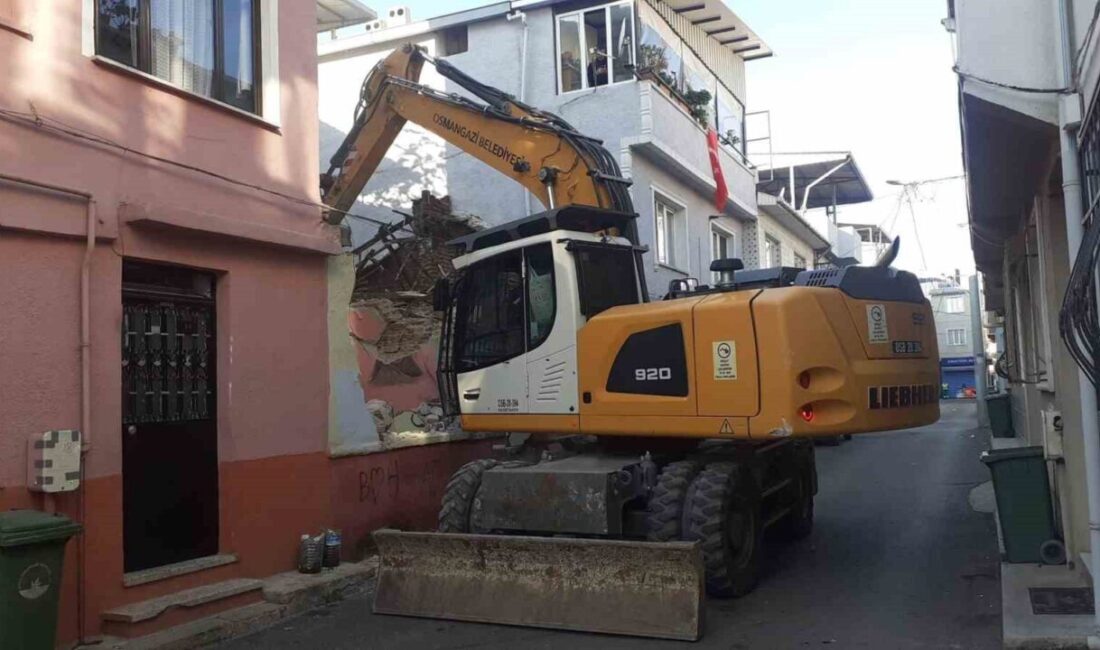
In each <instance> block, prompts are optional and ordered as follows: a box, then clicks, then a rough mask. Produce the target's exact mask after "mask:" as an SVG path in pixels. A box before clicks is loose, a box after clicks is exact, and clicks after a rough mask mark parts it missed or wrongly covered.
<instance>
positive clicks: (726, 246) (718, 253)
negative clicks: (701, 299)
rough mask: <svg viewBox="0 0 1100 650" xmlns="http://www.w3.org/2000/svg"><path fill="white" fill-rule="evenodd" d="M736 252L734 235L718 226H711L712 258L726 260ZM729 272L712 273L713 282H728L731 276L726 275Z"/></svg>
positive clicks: (712, 259)
mask: <svg viewBox="0 0 1100 650" xmlns="http://www.w3.org/2000/svg"><path fill="white" fill-rule="evenodd" d="M735 254H736V253H735V252H734V235H733V234H732V233H729V232H726V231H725V230H723V229H721V228H718V227H711V229H710V259H711V261H712V262H713V261H714V260H724V259H727V258H730V257H733V256H734V255H735ZM728 275H729V274H726V273H717V272H716V273H711V279H712V281H713V282H715V283H718V282H727V281H729V280H730V279H731V278H729V277H726V276H728Z"/></svg>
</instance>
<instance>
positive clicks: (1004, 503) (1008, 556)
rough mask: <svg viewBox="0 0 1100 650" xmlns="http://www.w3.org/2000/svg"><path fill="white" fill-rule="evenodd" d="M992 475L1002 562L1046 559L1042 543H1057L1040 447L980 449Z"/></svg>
mask: <svg viewBox="0 0 1100 650" xmlns="http://www.w3.org/2000/svg"><path fill="white" fill-rule="evenodd" d="M982 462H983V463H985V464H986V465H987V466H988V467H989V472H990V473H991V474H992V475H993V491H994V493H995V494H996V495H997V518H998V519H999V520H1000V522H1001V535H1002V538H1003V539H1004V545H1005V558H1004V559H1005V562H1013V563H1029V562H1034V563H1039V562H1044V561H1047V560H1046V559H1045V557H1044V553H1043V552H1042V549H1043V548H1044V545H1047V546H1049V545H1050V544H1055V545H1057V546H1060V544H1059V543H1058V540H1057V539H1056V537H1057V534H1056V533H1055V530H1054V508H1053V506H1052V505H1051V500H1050V487H1049V484H1048V483H1047V465H1046V460H1045V459H1044V458H1043V448H1042V447H1016V448H1014V449H997V450H992V451H987V452H984V453H982Z"/></svg>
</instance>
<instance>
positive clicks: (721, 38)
mask: <svg viewBox="0 0 1100 650" xmlns="http://www.w3.org/2000/svg"><path fill="white" fill-rule="evenodd" d="M663 1H664V3H665V4H666V5H668V6H669V7H671V8H672V10H673V11H675V12H676V13H678V14H680V15H681V16H683V17H685V18H687V19H688V20H690V21H691V22H692V24H693V25H695V26H697V27H698V28H699V29H702V30H703V31H704V32H706V33H707V35H708V36H710V37H711V38H713V39H714V40H716V41H718V42H719V43H720V44H721V45H723V46H724V47H726V48H729V49H730V50H733V51H734V52H735V53H737V54H739V55H741V58H743V59H745V60H746V61H751V60H753V59H763V58H764V57H768V56H771V55H772V49H771V48H770V47H768V45H767V43H765V42H764V39H762V38H760V37H759V36H757V35H756V33H755V32H753V31H752V30H751V29H749V26H748V25H747V24H745V21H743V20H741V19H740V18H738V17H737V14H735V13H733V10H732V9H730V8H729V7H728V6H726V3H725V2H723V0H663Z"/></svg>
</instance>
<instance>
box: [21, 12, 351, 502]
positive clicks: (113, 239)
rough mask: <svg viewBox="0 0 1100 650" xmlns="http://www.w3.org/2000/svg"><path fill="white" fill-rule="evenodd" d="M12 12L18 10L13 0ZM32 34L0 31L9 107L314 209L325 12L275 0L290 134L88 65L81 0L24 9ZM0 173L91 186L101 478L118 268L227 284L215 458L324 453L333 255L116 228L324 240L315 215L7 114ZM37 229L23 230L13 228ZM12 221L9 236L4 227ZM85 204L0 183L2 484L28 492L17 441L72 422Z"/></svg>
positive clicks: (113, 437)
mask: <svg viewBox="0 0 1100 650" xmlns="http://www.w3.org/2000/svg"><path fill="white" fill-rule="evenodd" d="M9 1H10V0H9ZM14 3H15V5H17V6H18V9H19V11H18V12H16V13H17V14H18V15H20V16H21V23H22V25H24V26H25V28H26V29H27V31H29V32H30V33H31V36H32V38H24V37H22V36H19V35H17V34H15V33H13V32H11V31H6V30H4V29H0V61H3V62H4V63H3V73H2V74H3V81H2V83H0V109H4V110H12V111H21V112H29V111H32V110H33V111H35V112H37V113H38V114H39V115H40V116H42V117H43V118H45V119H46V120H49V121H50V122H51V123H55V124H56V123H64V124H65V125H67V126H69V127H72V128H75V129H78V130H81V131H86V132H90V133H93V134H95V135H96V136H99V137H102V138H106V139H109V140H112V141H115V142H118V143H120V144H122V145H125V146H126V147H130V148H132V149H135V150H137V151H141V152H145V153H148V154H153V155H157V156H162V157H165V158H169V159H171V160H174V161H178V162H181V163H184V164H188V165H193V166H197V167H200V168H202V169H206V170H209V171H211V172H214V173H217V174H223V175H226V176H229V177H232V178H234V179H237V180H240V181H242V182H245V183H251V184H255V185H260V186H263V187H267V188H271V189H274V190H277V191H279V192H282V193H286V194H288V195H291V196H293V197H297V198H299V199H302V200H306V201H314V202H315V201H317V200H318V198H319V197H318V188H317V182H316V179H317V169H318V142H317V137H318V136H317V126H316V125H317V110H316V60H315V52H316V44H315V38H316V36H315V33H314V31H313V29H312V25H313V22H314V20H315V18H314V6H313V4H312V3H308V2H282V3H280V4H279V11H280V16H279V38H278V41H279V43H278V46H279V66H280V69H279V78H280V80H281V93H280V96H281V121H282V126H281V127H280V128H274V127H272V126H270V125H264V124H260V123H259V122H257V121H256V120H252V119H249V118H247V117H243V116H240V115H237V114H234V113H233V112H231V111H228V110H225V109H223V108H220V107H216V106H212V105H210V104H209V103H208V102H205V101H202V100H201V99H197V98H194V97H191V96H188V95H187V94H186V93H182V92H176V91H172V90H166V89H164V88H163V87H160V86H159V85H157V84H154V83H150V82H149V81H147V80H145V79H142V78H140V77H138V76H135V75H131V74H128V73H125V72H122V71H119V70H117V69H115V68H114V67H112V66H108V65H104V64H101V63H98V62H96V61H94V60H93V59H91V58H89V57H87V56H84V55H83V54H82V53H81V39H82V31H81V30H82V24H83V21H84V17H83V15H82V11H83V7H84V5H86V4H87V5H89V6H90V5H91V4H92V3H84V2H65V3H50V4H46V3H40V2H33V1H32V0H14ZM0 174H11V175H16V176H20V177H24V178H28V179H32V180H35V181H40V182H46V183H51V184H56V185H62V186H66V187H71V188H74V189H78V190H82V191H86V192H90V193H91V194H93V196H94V197H95V200H96V204H97V208H98V215H99V221H100V223H99V226H98V228H99V231H100V233H101V234H103V235H104V236H105V238H104V239H102V240H101V241H100V242H99V246H98V247H97V250H96V254H95V258H94V262H93V284H92V292H93V309H92V319H93V339H92V344H93V381H94V385H95V395H94V396H93V409H92V415H93V425H94V426H93V436H94V446H93V449H92V452H91V453H90V454H89V456H88V465H87V469H88V474H89V476H90V477H96V476H104V475H109V474H114V473H117V472H118V471H119V470H120V459H119V451H120V441H119V439H118V436H119V428H120V410H121V405H120V396H119V381H120V377H121V372H120V369H119V359H120V343H119V335H118V331H119V327H120V322H121V304H120V299H121V296H120V284H121V260H122V258H123V257H127V258H136V259H146V260H152V261H164V262H170V263H173V264H183V265H190V266H194V267H197V268H203V269H210V270H214V271H218V272H221V276H220V277H221V280H220V281H219V286H218V287H217V289H218V310H219V342H218V343H219V355H220V357H219V386H218V389H219V399H220V400H221V402H220V404H219V407H220V413H221V414H222V415H221V420H220V421H219V429H220V433H221V443H220V444H221V448H220V452H221V453H222V460H225V461H229V460H246V459H254V458H261V457H265V456H274V455H280V454H299V453H308V452H313V451H320V450H323V449H324V448H325V430H326V427H327V424H326V418H327V415H326V407H325V404H326V400H327V387H328V377H327V362H326V356H327V351H326V342H325V341H326V327H325V322H324V314H325V280H324V258H323V256H322V255H318V254H315V253H306V252H300V251H295V250H292V249H289V248H280V247H276V246H271V245H267V244H251V243H249V242H248V241H247V240H242V239H239V238H235V239H230V238H224V237H219V236H218V235H217V234H196V233H188V232H185V231H179V230H156V231H152V230H148V229H139V228H136V227H131V226H130V225H128V224H126V223H121V222H120V208H121V206H122V205H123V204H142V205H144V206H146V207H147V211H148V212H149V213H150V214H153V215H155V214H156V213H157V211H158V208H160V209H162V210H164V211H168V210H171V211H177V212H178V211H179V210H185V211H190V212H194V213H202V214H209V215H214V216H217V217H221V218H227V219H234V220H240V221H244V222H249V223H254V224H257V225H259V226H268V227H273V228H278V229H280V230H284V231H288V230H289V231H294V232H301V233H305V234H310V235H320V236H329V237H331V236H332V235H331V233H330V232H328V231H327V230H326V228H325V227H324V226H323V225H322V224H321V222H320V212H319V210H318V209H316V208H314V207H310V206H303V205H300V204H296V203H293V202H290V201H287V200H285V199H281V198H276V197H272V196H270V195H267V194H265V193H263V192H258V191H256V190H253V189H245V188H241V187H235V186H233V185H230V184H227V183H224V182H221V181H217V180H214V179H211V178H209V177H207V176H203V175H201V174H197V173H194V172H190V171H185V170H180V169H176V168H173V167H170V166H167V165H164V164H161V163H157V162H151V161H149V160H147V159H143V158H141V157H140V156H136V155H133V154H123V153H120V152H118V151H117V150H113V149H111V148H109V147H102V146H98V145H92V144H89V143H86V142H82V141H79V140H76V139H73V138H70V137H66V136H58V135H55V134H49V133H46V132H43V131H42V130H39V129H36V128H33V127H26V126H23V125H18V124H13V123H11V122H9V121H4V120H0ZM12 224H16V226H17V227H22V228H30V229H31V231H30V232H28V231H26V230H23V231H17V230H11V229H10V226H12ZM5 225H8V226H9V228H5V227H4V226H5ZM83 230H84V207H83V204H82V202H81V201H79V200H77V201H74V200H71V199H68V198H64V197H58V196H51V195H48V194H42V193H38V192H33V191H27V190H25V189H22V188H19V187H16V186H11V185H5V184H3V183H0V275H2V276H3V278H4V280H3V282H0V486H3V485H9V486H10V485H21V484H22V482H23V472H24V467H23V463H24V459H23V456H24V454H23V453H22V445H23V444H24V443H23V440H24V437H25V435H26V434H28V433H30V432H31V431H40V430H44V429H47V428H51V427H76V426H79V390H80V383H79V365H78V361H79V347H78V342H79V338H78V337H79V329H78V324H79V294H78V291H79V277H80V275H79V272H80V258H81V255H82V247H83V242H82V241H80V240H78V239H75V238H73V237H72V236H73V235H79V234H81V233H83Z"/></svg>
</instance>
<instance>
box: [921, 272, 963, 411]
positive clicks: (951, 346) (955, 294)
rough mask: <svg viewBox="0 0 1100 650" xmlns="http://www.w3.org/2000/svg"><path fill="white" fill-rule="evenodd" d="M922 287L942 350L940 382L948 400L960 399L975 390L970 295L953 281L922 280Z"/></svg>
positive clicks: (938, 279)
mask: <svg viewBox="0 0 1100 650" xmlns="http://www.w3.org/2000/svg"><path fill="white" fill-rule="evenodd" d="M921 287H922V288H924V289H925V290H926V291H925V295H926V296H928V300H929V302H931V303H932V314H933V316H934V317H935V319H936V338H937V340H938V342H939V346H940V382H941V383H942V384H943V385H945V386H946V387H947V397H951V398H954V397H959V396H960V395H961V393H962V391H963V390H964V389H966V388H968V387H969V388H974V387H975V386H976V380H975V375H974V340H973V338H972V334H971V332H972V329H971V321H970V292H969V291H968V290H967V289H964V288H963V287H960V286H959V285H958V284H956V283H955V282H953V281H952V280H950V279H945V278H937V279H935V281H932V282H929V281H928V279H922V281H921Z"/></svg>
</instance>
